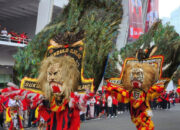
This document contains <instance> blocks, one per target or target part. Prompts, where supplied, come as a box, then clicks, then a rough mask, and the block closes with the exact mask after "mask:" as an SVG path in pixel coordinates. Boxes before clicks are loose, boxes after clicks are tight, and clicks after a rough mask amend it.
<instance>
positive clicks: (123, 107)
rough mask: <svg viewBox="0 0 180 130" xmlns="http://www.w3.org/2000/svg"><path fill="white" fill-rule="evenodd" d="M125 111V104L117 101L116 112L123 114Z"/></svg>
mask: <svg viewBox="0 0 180 130" xmlns="http://www.w3.org/2000/svg"><path fill="white" fill-rule="evenodd" d="M124 111H125V104H124V103H122V102H119V103H118V114H123V113H124Z"/></svg>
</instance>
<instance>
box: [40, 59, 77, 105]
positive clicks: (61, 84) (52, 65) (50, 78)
mask: <svg viewBox="0 0 180 130" xmlns="http://www.w3.org/2000/svg"><path fill="white" fill-rule="evenodd" d="M79 78H80V73H79V70H78V66H77V63H76V62H75V60H74V59H73V58H71V57H70V56H62V57H48V58H47V59H45V60H44V61H43V62H42V66H41V70H40V75H39V78H38V81H39V84H40V86H41V87H42V90H43V91H44V94H45V96H46V97H47V98H48V99H49V100H51V99H52V97H53V96H54V97H55V98H56V100H57V101H58V104H57V105H60V104H61V103H62V101H63V99H68V98H69V96H70V94H71V92H73V91H75V90H77V87H78V85H79Z"/></svg>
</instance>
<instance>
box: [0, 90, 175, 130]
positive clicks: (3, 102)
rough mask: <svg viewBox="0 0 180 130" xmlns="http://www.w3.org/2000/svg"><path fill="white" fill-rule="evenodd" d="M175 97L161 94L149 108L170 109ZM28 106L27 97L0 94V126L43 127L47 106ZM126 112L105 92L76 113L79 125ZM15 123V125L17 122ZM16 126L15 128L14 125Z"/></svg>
mask: <svg viewBox="0 0 180 130" xmlns="http://www.w3.org/2000/svg"><path fill="white" fill-rule="evenodd" d="M177 97H178V96H177V94H176V93H175V92H174V91H170V92H168V93H167V92H164V93H162V95H161V96H160V97H159V98H157V99H155V100H153V101H151V108H152V109H170V106H171V104H172V105H175V98H177ZM34 103H35V102H34ZM34 103H33V104H32V103H30V101H29V100H28V99H27V98H24V99H20V98H19V97H18V96H12V97H10V98H4V97H3V95H1V94H0V126H1V127H6V128H9V129H11V127H12V126H13V127H15V128H16V129H21V128H27V127H37V126H38V127H39V130H40V129H43V128H44V127H46V125H47V124H46V121H47V120H48V118H49V117H47V115H48V114H45V113H44V112H45V111H48V110H44V109H47V107H44V106H46V105H47V103H46V102H45V100H43V102H41V103H39V105H37V102H36V103H35V104H36V105H34ZM125 111H129V103H127V104H124V103H120V102H118V100H117V99H116V98H115V95H112V94H109V93H106V91H104V92H102V91H98V92H96V94H95V95H94V96H92V97H91V98H90V99H89V100H88V101H87V102H86V109H83V110H81V111H80V119H81V122H83V121H85V120H90V119H101V118H105V119H106V118H116V117H117V115H118V114H123V113H124V112H125ZM17 122H18V123H17ZM17 124H18V125H17Z"/></svg>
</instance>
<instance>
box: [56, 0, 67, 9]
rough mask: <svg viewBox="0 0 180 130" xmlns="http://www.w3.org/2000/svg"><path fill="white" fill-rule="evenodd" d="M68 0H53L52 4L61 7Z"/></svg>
mask: <svg viewBox="0 0 180 130" xmlns="http://www.w3.org/2000/svg"><path fill="white" fill-rule="evenodd" d="M68 2H69V0H54V5H56V6H59V7H61V8H63V7H64V6H65V5H67V4H68Z"/></svg>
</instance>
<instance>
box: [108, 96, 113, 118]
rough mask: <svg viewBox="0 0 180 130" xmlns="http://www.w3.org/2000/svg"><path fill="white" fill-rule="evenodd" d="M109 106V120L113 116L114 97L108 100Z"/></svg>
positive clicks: (109, 97)
mask: <svg viewBox="0 0 180 130" xmlns="http://www.w3.org/2000/svg"><path fill="white" fill-rule="evenodd" d="M107 106H108V118H110V117H112V116H113V110H112V96H111V95H109V96H108V98H107Z"/></svg>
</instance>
